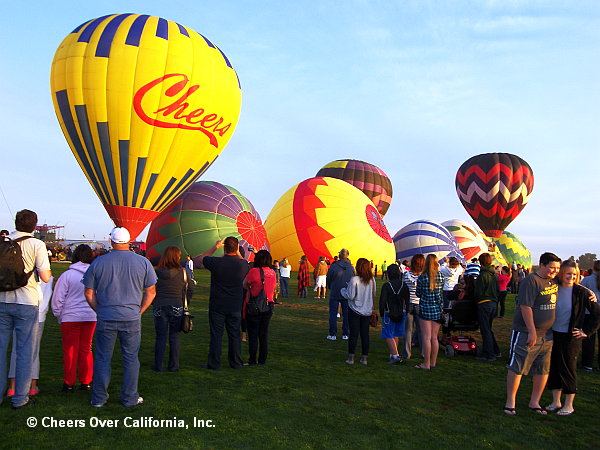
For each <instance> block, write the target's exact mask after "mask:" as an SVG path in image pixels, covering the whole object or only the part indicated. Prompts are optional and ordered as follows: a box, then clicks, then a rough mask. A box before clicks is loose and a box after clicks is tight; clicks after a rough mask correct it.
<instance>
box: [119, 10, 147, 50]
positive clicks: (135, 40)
mask: <svg viewBox="0 0 600 450" xmlns="http://www.w3.org/2000/svg"><path fill="white" fill-rule="evenodd" d="M149 17H150V16H149V15H147V14H144V15H141V16H138V17H137V18H136V19H135V20H134V21H133V23H132V24H131V28H129V33H127V38H126V39H125V44H126V45H131V46H132V47H139V46H140V39H141V38H142V32H143V31H144V27H145V26H146V22H147V21H148V18H149Z"/></svg>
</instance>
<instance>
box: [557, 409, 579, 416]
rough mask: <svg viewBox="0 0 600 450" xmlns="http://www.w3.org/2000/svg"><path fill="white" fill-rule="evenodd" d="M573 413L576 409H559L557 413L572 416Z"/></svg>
mask: <svg viewBox="0 0 600 450" xmlns="http://www.w3.org/2000/svg"><path fill="white" fill-rule="evenodd" d="M571 414H575V410H573V411H566V410H564V409H561V410H559V411H558V412H557V413H556V415H557V416H570V415H571Z"/></svg>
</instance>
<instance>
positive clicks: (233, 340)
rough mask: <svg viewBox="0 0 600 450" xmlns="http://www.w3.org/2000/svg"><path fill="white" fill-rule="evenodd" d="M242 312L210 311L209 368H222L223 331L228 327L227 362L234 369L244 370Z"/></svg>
mask: <svg viewBox="0 0 600 450" xmlns="http://www.w3.org/2000/svg"><path fill="white" fill-rule="evenodd" d="M241 321H242V312H241V311H236V312H221V311H213V310H210V309H209V310H208V323H209V325H210V344H209V352H208V364H207V365H208V368H209V369H212V370H219V368H220V367H221V351H222V350H221V343H222V340H223V329H224V328H225V327H227V338H228V340H229V351H228V353H227V360H228V361H229V365H230V366H231V367H232V368H234V369H241V368H242V365H243V363H242V341H241V339H240V325H241Z"/></svg>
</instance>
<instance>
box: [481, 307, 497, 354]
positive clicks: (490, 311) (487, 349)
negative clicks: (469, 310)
mask: <svg viewBox="0 0 600 450" xmlns="http://www.w3.org/2000/svg"><path fill="white" fill-rule="evenodd" d="M497 311H498V305H497V304H496V302H494V301H489V302H484V303H479V304H478V305H477V318H478V320H479V331H481V340H482V347H483V357H484V358H488V359H494V358H496V355H498V354H500V348H499V347H498V343H497V342H496V337H495V336H494V332H493V331H492V321H493V320H494V316H495V315H496V312H497Z"/></svg>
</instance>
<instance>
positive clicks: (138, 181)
mask: <svg viewBox="0 0 600 450" xmlns="http://www.w3.org/2000/svg"><path fill="white" fill-rule="evenodd" d="M146 159H147V158H138V161H137V167H136V168H135V182H134V184H133V199H132V200H131V206H133V207H134V208H135V207H136V203H137V198H138V193H139V192H140V186H141V185H142V178H143V176H144V168H145V167H146Z"/></svg>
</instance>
